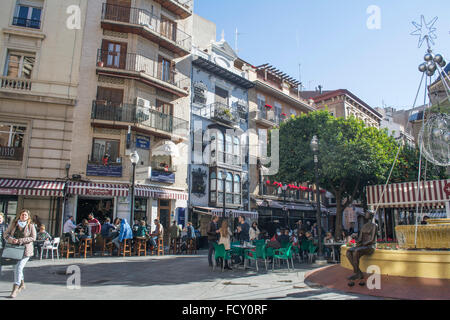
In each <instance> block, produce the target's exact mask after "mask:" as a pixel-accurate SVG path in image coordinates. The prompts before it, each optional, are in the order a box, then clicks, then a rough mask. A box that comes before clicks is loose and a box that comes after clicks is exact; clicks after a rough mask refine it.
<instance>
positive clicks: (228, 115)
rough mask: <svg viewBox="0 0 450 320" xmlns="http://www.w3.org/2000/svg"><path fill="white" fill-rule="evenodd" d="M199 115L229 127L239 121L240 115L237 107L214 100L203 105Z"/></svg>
mask: <svg viewBox="0 0 450 320" xmlns="http://www.w3.org/2000/svg"><path fill="white" fill-rule="evenodd" d="M199 115H200V116H201V117H204V118H207V119H211V120H214V121H216V122H219V123H220V124H224V125H226V126H229V127H233V126H235V125H237V124H238V123H239V115H238V112H237V110H236V108H234V107H231V106H228V105H226V104H224V103H221V102H214V103H211V104H209V105H207V106H205V107H203V108H202V109H200V114H199Z"/></svg>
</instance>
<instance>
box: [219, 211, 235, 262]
mask: <svg viewBox="0 0 450 320" xmlns="http://www.w3.org/2000/svg"><path fill="white" fill-rule="evenodd" d="M219 234H220V239H219V242H218V244H223V246H224V247H225V250H230V249H231V243H230V237H231V230H230V228H229V227H228V220H223V221H222V226H221V227H220V229H219ZM220 259H222V258H220ZM219 264H222V261H219ZM224 269H227V270H233V269H231V267H230V266H229V265H228V260H225V267H224Z"/></svg>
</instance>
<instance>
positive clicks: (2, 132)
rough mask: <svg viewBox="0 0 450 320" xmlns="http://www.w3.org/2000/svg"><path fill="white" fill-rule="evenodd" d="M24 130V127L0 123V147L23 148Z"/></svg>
mask: <svg viewBox="0 0 450 320" xmlns="http://www.w3.org/2000/svg"><path fill="white" fill-rule="evenodd" d="M26 130H27V128H26V127H24V126H20V125H14V124H7V123H0V147H12V148H23V141H24V137H25V132H26Z"/></svg>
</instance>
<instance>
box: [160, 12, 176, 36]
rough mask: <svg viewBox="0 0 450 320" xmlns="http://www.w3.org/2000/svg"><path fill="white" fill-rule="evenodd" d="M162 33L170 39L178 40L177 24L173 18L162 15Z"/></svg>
mask: <svg viewBox="0 0 450 320" xmlns="http://www.w3.org/2000/svg"><path fill="white" fill-rule="evenodd" d="M161 34H162V35H163V36H164V37H166V38H169V39H170V40H173V41H176V40H177V37H176V34H177V24H176V23H175V22H173V21H172V20H170V19H168V18H166V17H164V16H161Z"/></svg>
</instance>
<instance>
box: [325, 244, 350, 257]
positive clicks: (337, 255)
mask: <svg viewBox="0 0 450 320" xmlns="http://www.w3.org/2000/svg"><path fill="white" fill-rule="evenodd" d="M344 244H345V242H332V243H324V244H323V245H324V246H329V247H332V250H333V251H335V250H336V247H341V246H342V245H344ZM334 256H335V257H340V253H339V251H338V252H337V253H336V252H335V255H334ZM339 260H340V259H338V260H332V262H339Z"/></svg>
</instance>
